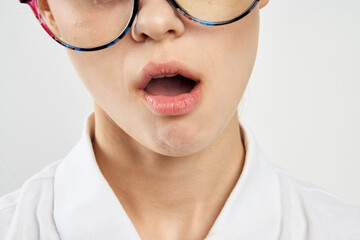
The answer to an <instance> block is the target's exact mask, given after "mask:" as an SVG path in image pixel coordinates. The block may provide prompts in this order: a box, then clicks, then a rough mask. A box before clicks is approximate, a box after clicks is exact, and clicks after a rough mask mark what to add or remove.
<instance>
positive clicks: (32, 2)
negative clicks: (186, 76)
mask: <svg viewBox="0 0 360 240" xmlns="http://www.w3.org/2000/svg"><path fill="white" fill-rule="evenodd" d="M195 1H196V0H195ZM259 1H260V0H254V2H253V3H252V4H251V6H250V7H249V8H248V9H247V10H246V11H245V12H244V13H242V14H241V15H239V16H237V17H235V18H233V19H231V20H228V21H221V22H210V21H204V20H200V19H198V18H196V17H193V16H191V15H190V14H189V13H188V12H187V11H186V10H185V9H183V8H182V7H181V6H180V5H179V4H178V3H177V2H176V0H168V2H169V3H170V4H171V5H172V6H173V7H174V8H175V9H177V11H179V12H180V13H181V14H182V15H183V16H185V17H186V18H187V19H189V20H192V21H194V22H197V23H200V24H203V25H206V26H219V25H225V24H229V23H232V22H235V21H238V20H240V19H242V18H243V17H245V16H246V15H248V14H249V13H250V12H251V11H252V10H253V9H254V8H255V7H256V4H257V3H258V2H259ZM20 3H25V4H28V5H29V6H30V8H31V9H32V11H33V13H34V15H35V17H36V18H37V20H38V21H39V22H40V24H41V26H42V27H43V28H44V29H45V31H46V32H47V33H48V34H49V35H50V37H51V38H53V39H54V40H55V41H56V42H58V43H59V44H61V45H62V46H64V47H66V48H69V49H72V50H75V51H83V52H89V51H97V50H101V49H104V48H108V47H110V46H112V45H114V44H115V43H117V42H118V41H120V39H122V38H123V37H124V36H125V35H126V33H127V32H128V31H129V30H130V28H131V26H132V24H133V22H134V19H135V16H136V14H137V12H138V9H139V0H134V7H133V12H132V14H131V18H130V20H129V23H128V25H127V26H126V28H125V29H124V31H123V32H122V33H121V34H120V35H119V36H118V37H117V38H115V39H114V40H113V41H111V42H109V43H107V44H104V45H102V46H99V47H94V48H80V47H75V46H72V45H70V44H67V43H65V42H64V41H62V40H60V39H59V38H58V37H56V36H55V35H54V34H53V33H52V32H51V30H50V29H49V27H48V26H47V25H46V23H45V21H44V19H43V17H42V16H41V14H40V11H39V8H38V5H37V0H20Z"/></svg>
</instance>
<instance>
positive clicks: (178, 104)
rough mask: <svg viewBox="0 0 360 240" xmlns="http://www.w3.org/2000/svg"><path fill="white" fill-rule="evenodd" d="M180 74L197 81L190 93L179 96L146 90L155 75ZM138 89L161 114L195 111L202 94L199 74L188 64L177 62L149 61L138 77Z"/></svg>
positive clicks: (153, 108)
mask: <svg viewBox="0 0 360 240" xmlns="http://www.w3.org/2000/svg"><path fill="white" fill-rule="evenodd" d="M174 73H177V74H180V75H182V76H184V77H186V78H188V79H191V80H193V81H195V82H196V85H195V86H194V88H193V89H191V91H190V92H189V93H183V94H179V95H177V96H164V95H151V94H149V93H148V92H146V91H144V89H145V87H146V86H147V84H148V83H149V82H150V81H151V79H152V78H153V77H154V76H157V75H164V74H174ZM138 89H139V90H140V92H141V96H142V99H143V100H144V102H145V104H146V106H147V107H148V108H149V109H150V110H151V111H152V112H153V113H157V114H160V115H173V116H174V115H183V114H186V113H189V112H191V111H193V110H194V109H195V108H196V107H197V106H198V105H199V104H200V100H201V96H202V91H201V81H200V78H199V75H198V74H197V73H195V72H194V71H192V70H191V68H189V67H188V66H186V65H184V64H182V63H180V62H177V61H168V62H149V63H148V64H147V65H145V67H144V68H143V69H142V70H141V72H140V75H139V78H138Z"/></svg>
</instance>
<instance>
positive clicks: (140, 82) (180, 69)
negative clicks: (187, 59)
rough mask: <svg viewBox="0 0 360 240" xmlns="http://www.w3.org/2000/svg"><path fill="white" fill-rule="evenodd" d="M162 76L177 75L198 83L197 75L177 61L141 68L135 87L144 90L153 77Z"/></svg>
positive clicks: (152, 64) (157, 63) (149, 64)
mask: <svg viewBox="0 0 360 240" xmlns="http://www.w3.org/2000/svg"><path fill="white" fill-rule="evenodd" d="M164 74H179V75H181V76H183V77H186V78H188V79H191V80H193V81H195V82H197V83H198V82H200V78H199V76H198V74H197V73H195V72H194V71H193V70H192V69H191V68H190V67H188V66H186V65H185V64H183V63H180V62H178V61H166V62H149V63H147V64H146V65H145V66H144V67H143V69H142V70H141V72H140V74H139V77H138V79H137V87H138V88H139V89H144V88H145V87H146V86H147V84H148V83H149V82H150V81H151V79H152V78H153V77H155V76H158V75H164Z"/></svg>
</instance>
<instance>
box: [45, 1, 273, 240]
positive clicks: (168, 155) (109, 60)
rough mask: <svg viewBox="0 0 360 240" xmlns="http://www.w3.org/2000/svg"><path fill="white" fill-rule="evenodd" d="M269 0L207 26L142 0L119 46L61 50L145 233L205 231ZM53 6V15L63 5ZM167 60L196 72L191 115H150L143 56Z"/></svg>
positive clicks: (115, 180)
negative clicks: (197, 99) (198, 88)
mask: <svg viewBox="0 0 360 240" xmlns="http://www.w3.org/2000/svg"><path fill="white" fill-rule="evenodd" d="M268 1H269V0H261V1H260V3H259V4H258V5H257V6H256V8H255V9H254V10H253V11H252V12H251V13H250V14H249V15H247V16H246V17H245V18H243V19H242V20H240V21H237V22H235V23H232V24H228V25H224V26H221V27H209V26H203V25H200V24H197V23H195V22H192V21H189V20H188V19H185V17H183V16H181V15H179V14H178V13H177V12H176V11H175V10H174V9H173V8H172V7H171V6H170V5H169V4H168V2H167V1H165V0H143V1H140V8H139V12H138V15H137V17H136V19H135V22H134V24H133V27H132V28H131V31H130V32H129V33H128V34H127V35H126V36H125V37H124V38H123V39H122V40H121V41H120V42H118V43H117V44H115V45H114V46H112V47H110V48H107V49H104V50H101V51H96V52H90V53H89V52H87V53H84V52H76V51H72V50H68V55H69V57H70V59H71V60H72V62H73V64H74V66H75V68H76V70H77V72H78V74H79V75H80V77H81V79H82V81H83V83H84V85H85V86H86V88H87V89H88V90H89V92H90V94H91V95H92V97H93V100H94V108H95V133H94V136H92V137H93V148H94V153H95V156H96V161H97V163H98V165H99V167H100V169H101V171H102V173H103V175H104V177H105V178H106V180H107V181H108V182H109V184H110V186H111V187H112V189H113V191H114V193H115V195H116V196H117V198H118V199H119V201H120V202H121V204H122V205H123V207H124V209H125V211H126V213H127V214H128V216H129V217H130V219H131V221H132V223H133V224H134V226H135V228H136V230H137V232H138V233H139V235H140V236H141V238H142V239H146V240H150V239H157V240H159V239H204V238H205V237H206V235H207V233H208V231H209V230H210V229H211V227H212V225H213V224H214V221H215V220H216V218H217V216H218V215H219V214H220V211H221V209H222V207H223V206H224V204H225V201H226V199H227V198H228V196H229V194H230V193H231V191H232V189H233V188H234V186H235V184H236V182H237V181H238V179H239V177H240V175H241V171H242V168H243V165H244V161H245V149H244V146H243V139H242V135H241V132H240V128H239V120H238V112H237V107H238V104H239V102H240V100H241V98H242V96H243V93H244V91H245V88H246V86H247V83H248V80H249V78H250V75H251V72H252V69H253V66H254V62H255V58H256V53H257V47H258V34H259V9H261V8H262V7H264V6H265V5H266V4H267V3H268ZM50 2H51V1H50ZM51 7H52V9H53V12H54V16H55V19H57V18H56V15H61V12H60V10H59V12H56V9H57V6H55V5H54V6H51ZM63 14H68V13H63ZM59 19H60V18H59ZM64 19H66V18H64ZM59 21H61V19H60V20H59ZM64 21H65V20H64ZM135 25H136V29H135V28H134V26H135ZM58 28H59V29H58V30H59V31H60V32H61V31H66V29H71V26H68V25H67V24H66V22H62V23H61V22H59V23H58ZM168 60H178V61H181V62H183V63H185V64H186V65H188V66H190V67H191V68H192V69H193V70H194V71H195V72H196V73H197V74H199V76H200V77H201V80H202V83H201V84H202V93H203V98H202V99H201V103H200V105H199V106H198V107H197V108H196V109H195V110H194V111H192V112H191V113H189V114H185V115H182V116H164V115H159V114H154V113H153V112H151V111H150V110H149V109H148V108H147V107H146V105H145V104H144V102H143V101H142V99H141V98H140V95H139V90H138V89H137V88H136V84H137V83H136V77H137V76H138V74H139V72H140V70H141V69H142V68H143V67H144V66H145V65H146V64H147V63H148V62H150V61H160V62H163V61H168Z"/></svg>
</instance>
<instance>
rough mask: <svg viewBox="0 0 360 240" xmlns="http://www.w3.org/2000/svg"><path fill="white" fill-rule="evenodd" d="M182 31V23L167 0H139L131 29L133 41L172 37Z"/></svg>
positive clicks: (179, 34) (175, 36)
mask: <svg viewBox="0 0 360 240" xmlns="http://www.w3.org/2000/svg"><path fill="white" fill-rule="evenodd" d="M195 1H196V0H195ZM184 31H185V26H184V23H183V22H182V20H181V19H180V18H179V16H178V14H177V12H176V9H174V8H173V7H172V6H171V5H170V3H169V2H168V1H167V0H140V3H139V11H138V13H137V15H136V18H135V20H134V23H133V27H132V30H131V35H132V37H133V39H134V40H135V41H138V42H141V41H148V40H150V39H151V40H155V41H162V40H164V39H169V38H170V39H171V38H172V39H174V38H177V37H179V36H181V35H182V34H183V33H184Z"/></svg>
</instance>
